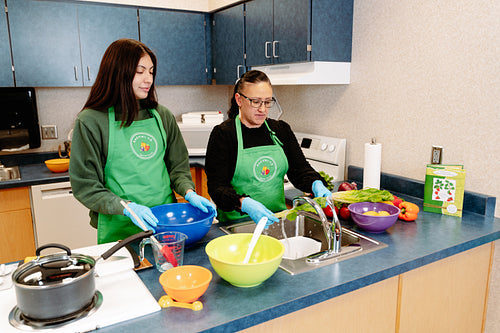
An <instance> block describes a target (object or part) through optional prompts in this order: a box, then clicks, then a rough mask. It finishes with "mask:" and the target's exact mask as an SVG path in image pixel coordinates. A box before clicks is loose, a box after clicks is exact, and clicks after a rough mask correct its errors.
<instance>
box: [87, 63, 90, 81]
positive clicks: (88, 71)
mask: <svg viewBox="0 0 500 333" xmlns="http://www.w3.org/2000/svg"><path fill="white" fill-rule="evenodd" d="M87 78H88V80H89V81H90V66H87Z"/></svg>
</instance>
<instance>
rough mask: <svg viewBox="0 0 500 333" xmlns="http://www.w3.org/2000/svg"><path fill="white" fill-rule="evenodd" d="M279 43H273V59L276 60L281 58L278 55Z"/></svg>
mask: <svg viewBox="0 0 500 333" xmlns="http://www.w3.org/2000/svg"><path fill="white" fill-rule="evenodd" d="M278 43H279V41H277V40H274V41H273V57H274V58H279V55H276V45H278Z"/></svg>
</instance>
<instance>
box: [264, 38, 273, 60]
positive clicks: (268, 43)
mask: <svg viewBox="0 0 500 333" xmlns="http://www.w3.org/2000/svg"><path fill="white" fill-rule="evenodd" d="M270 44H271V42H266V43H265V44H264V54H265V56H266V58H267V59H269V58H271V56H270V55H269V54H267V50H268V46H269V45H270ZM273 47H274V46H273Z"/></svg>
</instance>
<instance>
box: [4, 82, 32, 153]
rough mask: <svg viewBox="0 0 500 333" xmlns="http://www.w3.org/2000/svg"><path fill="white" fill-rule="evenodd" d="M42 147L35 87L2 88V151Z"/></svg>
mask: <svg viewBox="0 0 500 333" xmlns="http://www.w3.org/2000/svg"><path fill="white" fill-rule="evenodd" d="M38 147H40V127H39V125H38V111H37V105H36V96H35V88H30V87H28V88H22V87H6V88H0V151H1V150H4V149H28V148H29V149H31V148H38Z"/></svg>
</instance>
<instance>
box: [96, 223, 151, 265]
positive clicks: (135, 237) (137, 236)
mask: <svg viewBox="0 0 500 333" xmlns="http://www.w3.org/2000/svg"><path fill="white" fill-rule="evenodd" d="M150 236H153V230H148V231H142V232H140V233H138V234H134V235H132V236H129V237H127V238H125V239H124V240H121V241H119V242H118V244H115V245H114V246H113V247H112V248H110V249H109V250H107V251H106V252H104V253H103V254H102V255H101V258H102V259H104V260H106V259H108V258H109V257H111V255H112V254H113V253H115V252H116V251H118V250H119V249H121V248H122V247H124V246H126V245H127V244H130V243H132V242H133V241H136V240H138V239H143V238H146V237H150Z"/></svg>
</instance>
